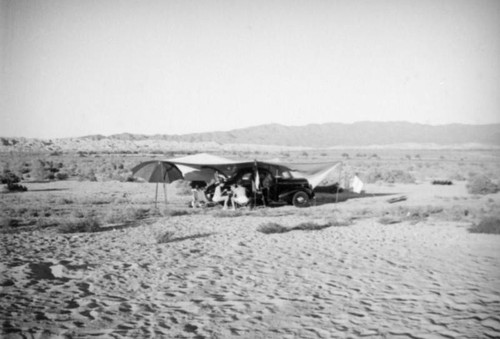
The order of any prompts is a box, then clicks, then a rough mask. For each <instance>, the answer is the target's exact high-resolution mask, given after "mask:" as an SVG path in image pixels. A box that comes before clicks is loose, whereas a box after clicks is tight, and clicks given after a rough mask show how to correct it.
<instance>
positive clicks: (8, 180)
mask: <svg viewBox="0 0 500 339" xmlns="http://www.w3.org/2000/svg"><path fill="white" fill-rule="evenodd" d="M19 181H21V178H19V176H17V175H16V174H14V173H12V172H11V171H10V170H9V169H5V170H4V171H3V173H2V174H0V183H2V184H6V185H8V184H16V183H18V182H19Z"/></svg>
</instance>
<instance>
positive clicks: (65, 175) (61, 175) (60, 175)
mask: <svg viewBox="0 0 500 339" xmlns="http://www.w3.org/2000/svg"><path fill="white" fill-rule="evenodd" d="M55 178H56V179H57V180H66V179H68V178H69V174H68V173H65V172H59V173H57V174H56V175H55Z"/></svg>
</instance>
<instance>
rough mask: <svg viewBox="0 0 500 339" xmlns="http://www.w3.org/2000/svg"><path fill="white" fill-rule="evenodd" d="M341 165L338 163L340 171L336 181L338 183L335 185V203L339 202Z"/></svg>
mask: <svg viewBox="0 0 500 339" xmlns="http://www.w3.org/2000/svg"><path fill="white" fill-rule="evenodd" d="M343 167H344V166H343V165H342V164H341V165H340V171H339V182H338V185H337V193H336V194H335V203H338V202H339V189H340V177H341V176H342V168H343Z"/></svg>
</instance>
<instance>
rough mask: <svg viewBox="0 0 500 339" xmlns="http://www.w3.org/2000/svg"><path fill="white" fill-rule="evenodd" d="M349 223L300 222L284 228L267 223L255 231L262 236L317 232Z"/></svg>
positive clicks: (276, 224)
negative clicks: (294, 232)
mask: <svg viewBox="0 0 500 339" xmlns="http://www.w3.org/2000/svg"><path fill="white" fill-rule="evenodd" d="M348 225H350V222H328V223H326V224H318V223H316V222H312V221H306V222H302V223H300V224H298V225H296V226H293V227H285V226H283V225H280V224H278V223H275V222H269V223H265V224H262V225H260V226H259V227H257V231H259V232H261V233H264V234H273V233H286V232H290V231H319V230H322V229H325V228H328V227H332V226H348Z"/></svg>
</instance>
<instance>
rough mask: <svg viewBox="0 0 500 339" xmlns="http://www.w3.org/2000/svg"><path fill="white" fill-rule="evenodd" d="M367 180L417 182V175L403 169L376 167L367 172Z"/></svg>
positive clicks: (373, 181) (369, 181)
mask: <svg viewBox="0 0 500 339" xmlns="http://www.w3.org/2000/svg"><path fill="white" fill-rule="evenodd" d="M365 181H366V182H367V183H376V182H386V183H391V184H394V183H402V184H413V183H415V176H413V175H412V174H411V173H409V172H406V171H403V170H386V169H377V168H374V169H372V170H370V171H369V172H368V173H367V174H366V176H365Z"/></svg>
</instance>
